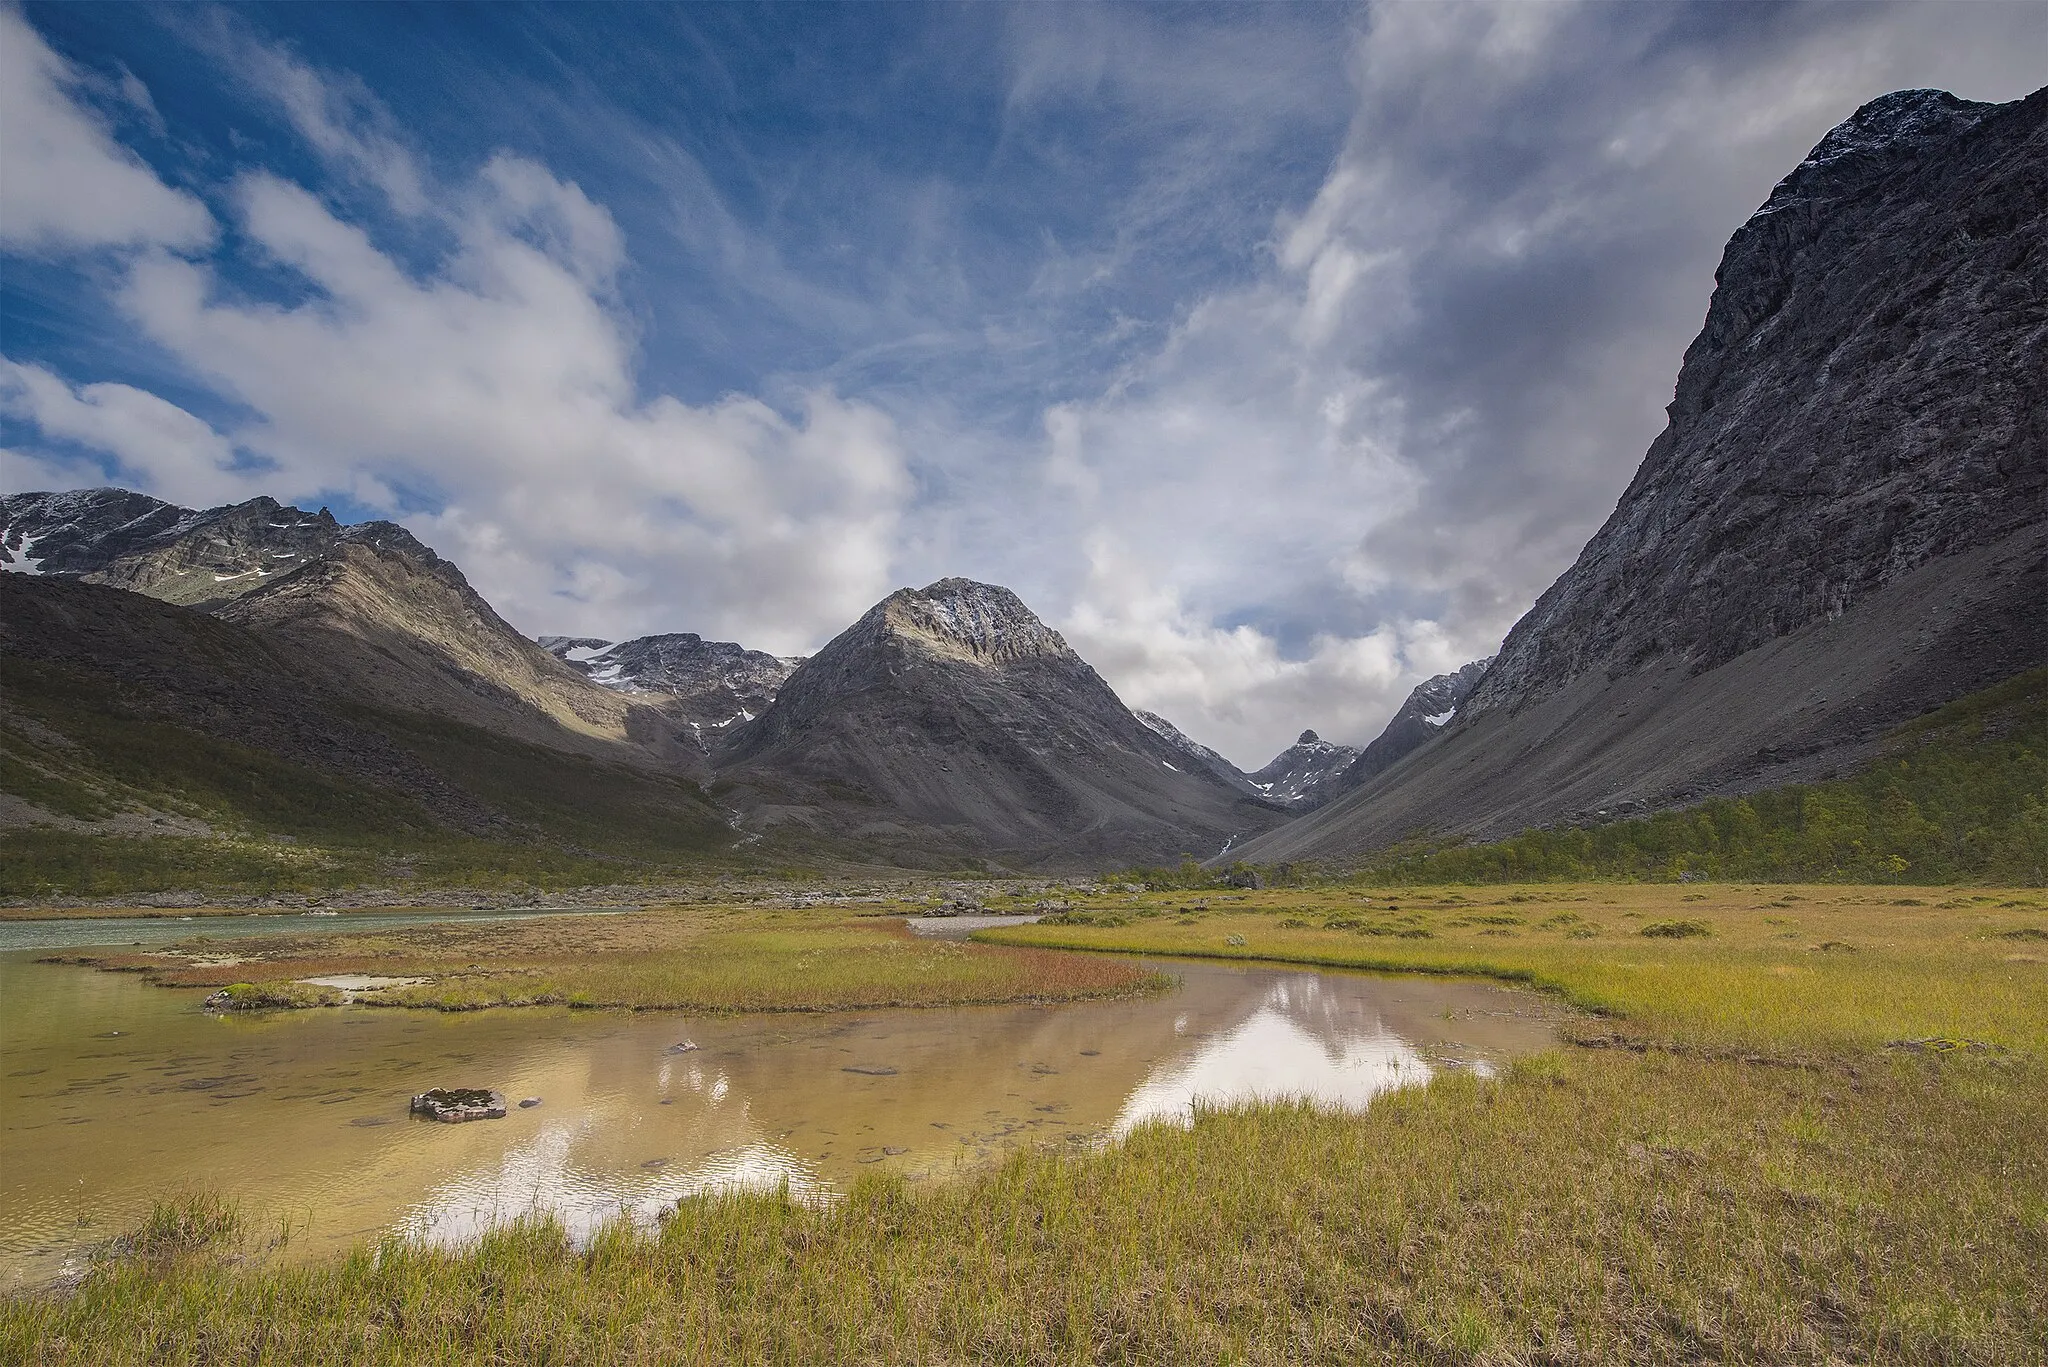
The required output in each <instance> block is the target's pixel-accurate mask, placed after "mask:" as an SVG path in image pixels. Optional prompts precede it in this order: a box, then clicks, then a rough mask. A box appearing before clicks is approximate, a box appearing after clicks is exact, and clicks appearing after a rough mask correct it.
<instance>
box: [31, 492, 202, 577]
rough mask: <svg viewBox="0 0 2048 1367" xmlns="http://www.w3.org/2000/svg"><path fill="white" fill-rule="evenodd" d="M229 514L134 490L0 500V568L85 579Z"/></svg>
mask: <svg viewBox="0 0 2048 1367" xmlns="http://www.w3.org/2000/svg"><path fill="white" fill-rule="evenodd" d="M221 511H223V510H222V509H218V508H216V509H213V510H212V511H211V512H204V513H201V512H194V511H193V510H192V509H190V508H180V507H178V506H177V505H176V504H172V503H166V502H164V501H163V500H162V499H160V498H151V497H150V496H149V495H148V494H138V493H135V492H134V491H133V490H129V489H72V490H69V491H67V492H64V493H23V494H7V495H5V496H4V497H0V567H5V568H6V569H9V570H14V571H17V572H24V573H28V574H62V575H83V574H90V573H92V572H93V571H95V570H99V569H102V568H104V567H105V566H106V565H107V564H108V563H109V562H110V561H113V560H115V559H118V558H119V557H121V556H123V555H127V554H129V553H131V552H134V551H139V550H142V549H144V548H145V547H148V546H150V545H153V544H158V543H161V542H164V541H168V540H176V539H177V538H178V537H180V536H182V535H184V533H185V532H187V531H190V530H191V529H192V528H194V527H196V526H199V525H201V524H202V523H204V522H205V521H206V520H207V519H209V518H211V517H213V516H215V515H216V514H218V513H220V512H221Z"/></svg>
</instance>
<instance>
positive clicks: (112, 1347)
mask: <svg viewBox="0 0 2048 1367" xmlns="http://www.w3.org/2000/svg"><path fill="white" fill-rule="evenodd" d="M1229 896H1230V898H1231V899H1232V900H1225V898H1224V897H1223V896H1221V895H1215V894H1212V895H1209V896H1206V897H1202V896H1192V897H1191V896H1189V895H1187V894H1175V893H1146V894H1129V895H1127V894H1109V895H1103V896H1097V897H1092V898H1087V899H1085V900H1082V901H1079V902H1077V903H1076V905H1075V907H1074V910H1073V911H1072V912H1070V913H1069V914H1068V915H1067V916H1066V917H1065V918H1064V922H1065V923H1064V924H1050V925H1048V924H1040V925H1035V926H1018V927H1006V928H1004V929H1002V930H1000V931H997V932H994V933H993V934H992V935H991V936H990V937H989V938H993V939H999V940H1002V941H1007V942H1012V943H1015V944H1020V945H1031V946H1036V947H1040V948H1046V949H1050V948H1052V947H1055V946H1072V947H1077V948H1080V947H1085V948H1105V949H1106V948H1119V949H1144V950H1148V951H1155V952H1171V953H1181V954H1202V955H1216V956H1232V957H1237V956H1242V957H1247V958H1252V957H1257V958H1265V959H1283V960H1289V961H1293V962H1303V963H1327V964H1343V965H1350V966H1366V967H1390V968H1391V967H1399V968H1405V969H1409V970H1415V971H1426V972H1477V973H1482V974H1488V975H1492V976H1496V977H1506V978H1511V979H1518V980H1523V981H1528V982H1533V983H1537V984H1541V985H1543V986H1546V987H1549V988H1551V989H1553V990H1555V991H1557V992H1559V993H1561V994H1562V995H1563V996H1565V997H1566V998H1567V999H1569V1000H1572V1001H1575V1002H1577V1003H1579V1004H1580V1005H1582V1006H1584V1007H1587V1008H1589V1009H1590V1010H1592V1011H1594V1012H1597V1013H1599V1014H1598V1015H1597V1016H1595V1017H1589V1018H1588V1019H1586V1020H1584V1021H1583V1022H1581V1023H1580V1024H1579V1025H1578V1026H1577V1027H1575V1028H1574V1029H1573V1031H1572V1032H1571V1033H1572V1038H1573V1039H1574V1040H1575V1042H1574V1043H1572V1044H1568V1045H1566V1046H1564V1047H1561V1048H1560V1049H1558V1050H1555V1051H1552V1052H1550V1053H1547V1054H1543V1055H1538V1056H1536V1057H1534V1058H1530V1059H1526V1060H1523V1061H1522V1062H1520V1063H1518V1064H1516V1065H1514V1066H1512V1067H1511V1068H1509V1069H1507V1070H1506V1071H1504V1072H1503V1073H1502V1074H1501V1075H1500V1076H1498V1077H1495V1078H1491V1079H1482V1078H1478V1077H1474V1076H1470V1075H1467V1074H1463V1073H1460V1074H1457V1075H1447V1076H1444V1077H1442V1078H1439V1079H1438V1080H1436V1081H1433V1082H1431V1083H1430V1084H1429V1085H1427V1086H1424V1087H1419V1088H1414V1089H1410V1090H1407V1091H1403V1092H1398V1093H1394V1094H1390V1095H1389V1096H1387V1097H1384V1098H1382V1099H1381V1100H1380V1101H1378V1102H1376V1103H1375V1104H1374V1105H1373V1106H1372V1107H1371V1108H1370V1109H1369V1110H1368V1111H1367V1112H1365V1113H1364V1114H1362V1115H1333V1114H1326V1113H1318V1112H1316V1111H1314V1110H1311V1109H1307V1108H1303V1107H1298V1106H1290V1105H1284V1104H1281V1105H1270V1106H1260V1107H1253V1108H1247V1109H1243V1110H1237V1111H1229V1112H1218V1113H1210V1114H1205V1115H1203V1116H1201V1117H1199V1118H1198V1120H1197V1121H1196V1123H1195V1124H1194V1125H1193V1126H1192V1127H1191V1128H1186V1129H1179V1128H1172V1127H1153V1128H1146V1129H1141V1130H1139V1131H1138V1132H1136V1133H1135V1134H1133V1135H1132V1136H1131V1137H1130V1138H1129V1139H1128V1140H1127V1141H1126V1142H1124V1143H1122V1144H1120V1145H1118V1146H1116V1147H1113V1148H1108V1149H1104V1150H1101V1151H1097V1152H1086V1153H1055V1152H1049V1151H1042V1152H1033V1153H1026V1154H1022V1155H1019V1156H1018V1157H1016V1158H1015V1159H1013V1160H1012V1161H1011V1162H1010V1163H1009V1164H1007V1165H1006V1166H1005V1167H1003V1168H1001V1169H1000V1170H997V1171H994V1172H991V1173H987V1174H985V1175H981V1176H970V1177H965V1178H962V1179H959V1180H957V1181H954V1182H951V1183H941V1184H937V1185H933V1186H927V1187H917V1188H913V1187H910V1186H906V1185H905V1184H903V1183H902V1182H901V1181H899V1180H891V1179H879V1180H874V1181H869V1182H864V1183H862V1184H860V1185H858V1186H856V1187H855V1188H854V1189H853V1190H852V1191H851V1192H849V1193H848V1194H847V1195H846V1196H845V1197H844V1198H843V1199H841V1200H838V1201H835V1202H831V1203H828V1204H823V1205H807V1204H803V1203H800V1202H797V1201H794V1200H791V1199H788V1198H787V1197H784V1196H777V1195H774V1194H754V1195H723V1196H712V1197H701V1198H695V1199H691V1200H686V1201H684V1202H683V1203H682V1204H681V1205H680V1206H678V1207H677V1208H676V1209H675V1211H674V1213H673V1214H672V1215H670V1216H669V1217H668V1218H666V1219H665V1220H664V1221H663V1223H662V1225H661V1227H660V1228H659V1229H657V1230H651V1231H649V1230H635V1229H631V1228H626V1227H617V1228H614V1229H612V1230H610V1231H608V1232H607V1233H605V1234H603V1235H601V1236H599V1237H598V1238H597V1239H596V1240H595V1241H593V1242H592V1243H590V1244H589V1245H588V1246H585V1247H580V1248H579V1247H574V1246H572V1245H571V1244H570V1242H569V1241H568V1240H567V1239H566V1238H565V1237H564V1235H563V1234H562V1232H561V1231H560V1230H559V1229H558V1228H556V1227H554V1226H552V1225H550V1224H548V1223H547V1222H545V1221H528V1222H525V1223H522V1224H519V1225H516V1226H513V1227H510V1228H506V1229H504V1230H502V1231H500V1232H498V1233H496V1234H493V1235H491V1236H489V1237H487V1238H486V1239H485V1240H483V1241H482V1242H481V1243H480V1244H478V1245H477V1246H475V1247H473V1248H470V1249H467V1250H462V1251H452V1252H451V1251H445V1250H434V1249H429V1248H425V1247H419V1246H411V1245H406V1244H402V1243H398V1242H394V1241H386V1242H384V1243H382V1244H375V1245H364V1246H362V1247H361V1248H360V1249H359V1250H358V1251H357V1252H356V1253H355V1254H353V1255H351V1256H350V1257H348V1258H346V1259H343V1260H340V1261H336V1262H332V1263H326V1264H316V1265H304V1266H300V1265H281V1264H279V1263H276V1262H272V1261H268V1260H266V1259H265V1258H264V1257H263V1243H264V1241H263V1239H262V1238H261V1237H260V1234H259V1232H257V1231H249V1230H244V1229H241V1228H240V1227H238V1225H237V1224H236V1222H235V1220H234V1218H233V1214H232V1212H231V1211H228V1210H225V1209H223V1208H221V1207H220V1206H219V1205H218V1204H217V1203H210V1202H208V1201H206V1200H204V1199H202V1198H195V1199H192V1200H188V1201H185V1202H182V1203H171V1204H167V1205H166V1206H165V1207H163V1209H161V1210H160V1211H159V1213H158V1215H157V1216H156V1217H155V1218H154V1219H153V1220H152V1221H151V1222H150V1223H149V1224H148V1225H147V1226H145V1227H144V1228H143V1229H141V1230H139V1231H137V1232H136V1234H135V1235H133V1236H131V1237H130V1238H129V1239H128V1240H127V1241H125V1242H123V1243H122V1244H121V1245H120V1246H119V1247H117V1248H115V1249H112V1250H110V1253H109V1256H108V1257H107V1259H106V1260H105V1261H103V1262H102V1263H101V1264H100V1265H99V1266H98V1267H97V1268H96V1269H95V1270H94V1271H93V1272H92V1273H91V1274H90V1275H88V1276H87V1277H86V1278H85V1280H84V1281H83V1282H82V1283H81V1284H80V1285H78V1286H77V1287H76V1288H75V1289H74V1290H72V1291H70V1292H69V1293H68V1294H62V1295H48V1296H34V1297H21V1298H16V1299H13V1300H10V1301H8V1302H6V1303H4V1306H0V1356H11V1357H12V1358H15V1359H19V1360H23V1361H30V1360H33V1361H39V1362H52V1363H92V1364H96V1365H97V1364H101V1363H129V1362H153V1363H154V1362H164V1363H184V1362H191V1363H199V1362H229V1361H232V1362H277V1363H316V1362H389V1363H439V1362H445V1363H457V1362H463V1363H467V1362H476V1361H530V1362H556V1363H600V1362H602V1363H614V1362H623V1363H656V1362H659V1363H707V1364H709V1363H743V1362H776V1363H813V1362H828V1361H829V1362H849V1363H907V1362H934V1363H955V1362H991V1363H997V1362H1000V1363H1048V1364H1051V1363H1075V1362H1087V1363H1387V1364H1394V1363H1445V1364H1474V1365H1477V1364H1497V1365H1500V1367H1506V1365H1507V1364H1538V1363H1542V1364H1564V1363H1586V1364H1594V1363H1601V1364H1604V1363H1619V1362H1629V1363H1673V1364H1677V1363H1698V1362H1705V1361H1727V1362H1745V1363H1768V1364H1777V1363H1787V1364H1789V1363H1800V1364H1816V1365H1818V1364H1835V1363H1850V1362H1873V1363H1875V1362H1882V1363H1908V1364H1919V1363H1925V1364H1999V1365H2001V1367H2003V1365H2004V1364H2023V1363H2034V1362H2039V1361H2041V1360H2042V1359H2043V1357H2044V1350H2048V1292H2044V1290H2043V1288H2044V1287H2048V1140H2044V1138H2043V1136H2044V1135H2048V963H2044V960H2048V897H2044V896H2043V895H2042V894H2040V893H2039V892H2008V891H2001V890H1993V889H1984V888H1967V889H1955V890H1948V891H1945V892H1926V891H1920V892H1918V893H1914V892H1908V891H1904V890H1901V889H1897V888H1890V887H1875V888H1873V887H1845V886H1837V885H1824V886H1805V887H1785V886H1779V887H1759V886H1736V887H1728V886H1713V887H1704V888H1702V887H1697V886H1672V887H1661V886H1641V885H1637V886H1628V885H1571V884H1544V885H1534V886H1528V887H1504V888H1499V889H1485V890H1475V889H1472V888H1469V887H1465V888H1441V889H1423V888H1394V889H1386V888H1362V887H1356V886H1349V885H1346V886H1335V887H1322V888H1316V889H1305V890H1286V889H1282V890H1274V891H1267V892H1252V893H1241V894H1230V895H1229ZM809 915H811V916H813V917H817V918H818V923H822V921H823V919H824V918H822V917H820V916H819V913H818V912H812V913H809ZM791 924H792V925H796V924H802V922H800V921H798V920H795V919H793V920H792V922H791ZM747 933H761V934H767V933H769V932H765V931H764V932H747ZM833 933H837V932H833ZM764 943H765V942H764ZM776 952H778V953H787V952H788V947H787V946H781V947H779V948H778V949H777V951H776Z"/></svg>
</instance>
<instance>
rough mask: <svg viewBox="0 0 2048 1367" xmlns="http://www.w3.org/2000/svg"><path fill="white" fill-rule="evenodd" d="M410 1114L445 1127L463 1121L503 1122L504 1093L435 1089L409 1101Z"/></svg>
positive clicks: (445, 1088)
mask: <svg viewBox="0 0 2048 1367" xmlns="http://www.w3.org/2000/svg"><path fill="white" fill-rule="evenodd" d="M412 1113H413V1114H414V1115H423V1116H426V1117H428V1118H429V1119H432V1120H438V1121H441V1122H442V1123H443V1124H447V1125H460V1124H461V1123H462V1122H463V1121H465V1120H503V1119H504V1118H505V1094H504V1093H503V1092H493V1091H490V1090H488V1089H486V1088H483V1087H435V1088H433V1089H432V1090H431V1091H425V1092H421V1093H420V1094H419V1095H418V1096H416V1097H414V1098H413V1099H412Z"/></svg>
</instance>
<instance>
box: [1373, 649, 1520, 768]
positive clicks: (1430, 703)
mask: <svg viewBox="0 0 2048 1367" xmlns="http://www.w3.org/2000/svg"><path fill="white" fill-rule="evenodd" d="M1492 663H1493V661H1492V659H1491V658H1490V657H1489V658H1487V659H1484V660H1474V661H1473V662H1472V663H1471V664H1468V665H1465V666H1463V667H1462V668H1460V669H1458V670H1456V671H1455V672H1453V673H1450V674H1439V675H1437V676H1436V677H1434V678H1430V679H1425V680H1423V681H1422V682H1421V683H1419V684H1417V685H1415V689H1414V691H1413V692H1411V693H1409V695H1408V698H1407V701H1405V702H1403V703H1402V704H1401V710H1400V711H1398V712H1396V713H1395V714H1394V719H1393V720H1392V721H1390V722H1388V723H1387V725H1386V729H1385V730H1383V731H1381V732H1380V733H1379V735H1378V736H1376V737H1374V738H1373V742H1372V744H1370V745H1368V746H1366V747H1365V749H1364V750H1363V751H1362V752H1360V753H1359V755H1358V758H1357V760H1356V761H1354V762H1353V763H1352V765H1351V767H1350V768H1349V769H1346V770H1345V771H1344V775H1343V777H1342V778H1341V779H1340V780H1339V783H1338V786H1339V788H1340V789H1341V790H1343V791H1347V792H1348V791H1349V790H1351V789H1353V788H1356V787H1359V786H1360V785H1361V784H1364V783H1366V782H1368V781H1369V780H1371V779H1374V778H1377V777H1378V776H1379V775H1381V774H1384V773H1385V772H1386V771H1387V770H1389V769H1391V768H1393V767H1394V766H1395V765H1396V764H1399V763H1400V762H1401V761H1402V760H1404V759H1406V758H1407V757H1408V756H1410V755H1412V754H1414V753H1415V752H1416V751H1417V750H1420V749H1421V748H1422V747H1423V746H1425V745H1427V744H1429V743H1430V742H1431V741H1433V740H1435V739H1436V738H1437V737H1438V736H1440V735H1442V734H1443V732H1444V728H1446V727H1448V726H1449V725H1451V723H1453V722H1455V721H1456V720H1457V719H1458V709H1459V708H1460V707H1462V706H1464V704H1465V699H1466V698H1468V697H1470V696H1471V693H1472V689H1473V686H1474V685H1476V684H1477V683H1478V682H1479V679H1480V676H1481V675H1483V674H1485V673H1486V669H1487V666H1488V665H1490V664H1492Z"/></svg>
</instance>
